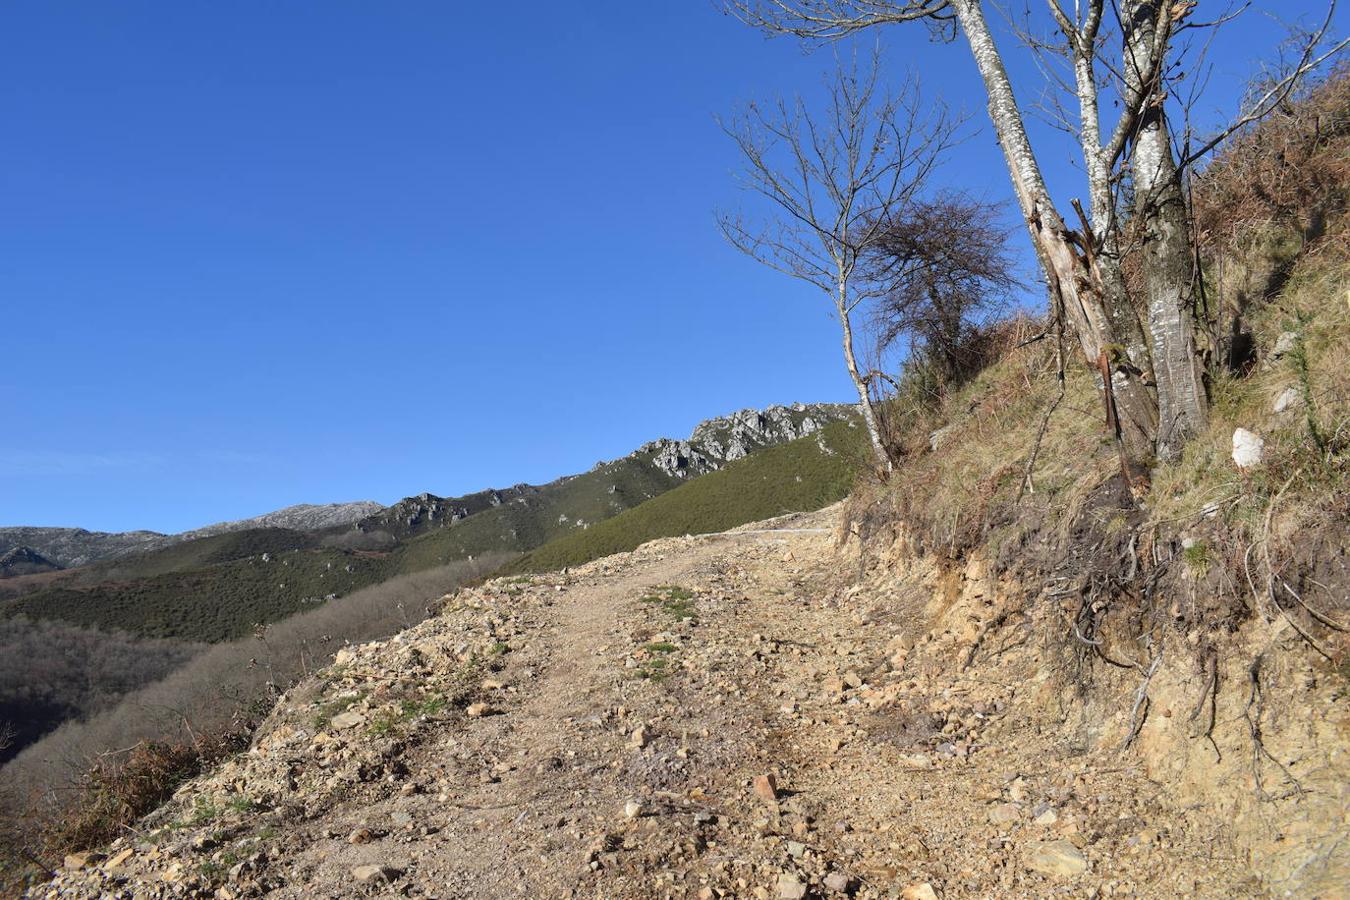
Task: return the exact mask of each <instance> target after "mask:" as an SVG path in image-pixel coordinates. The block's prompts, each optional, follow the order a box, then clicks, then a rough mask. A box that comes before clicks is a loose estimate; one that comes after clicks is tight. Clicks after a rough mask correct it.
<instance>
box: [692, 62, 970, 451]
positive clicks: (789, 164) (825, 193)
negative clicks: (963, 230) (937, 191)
mask: <svg viewBox="0 0 1350 900" xmlns="http://www.w3.org/2000/svg"><path fill="white" fill-rule="evenodd" d="M879 72H880V59H879V57H878V56H877V55H873V56H872V58H871V60H870V63H869V64H868V65H867V66H866V67H865V68H864V69H863V70H862V71H859V66H858V63H857V61H856V60H854V62H853V63H852V65H851V66H849V67H848V68H844V67H839V68H837V69H836V71H835V72H834V73H833V75H832V76H831V77H830V78H828V79H827V82H826V100H825V103H824V105H823V108H822V109H821V110H820V111H819V112H815V113H813V112H812V111H810V110H808V108H807V104H806V102H805V101H804V100H803V99H802V98H801V97H800V96H799V97H796V98H795V99H792V100H780V101H777V102H775V103H771V104H768V105H761V104H758V103H751V104H749V106H747V107H746V108H745V110H744V111H743V112H742V113H741V114H740V115H738V116H737V117H736V118H735V119H734V120H732V121H731V122H729V123H724V125H723V129H724V130H725V131H726V133H727V134H728V135H729V136H730V137H731V138H732V140H734V141H735V143H736V146H737V147H738V148H739V150H740V151H741V155H742V157H743V158H744V162H745V168H744V171H743V174H742V177H741V183H742V185H743V187H745V188H746V189H748V190H749V191H751V192H753V193H754V194H757V195H759V196H760V197H761V198H763V199H764V200H766V201H767V203H768V207H769V208H770V210H771V211H772V215H771V216H770V217H769V218H768V221H766V222H756V221H753V220H751V219H747V218H745V217H743V216H741V215H727V214H723V215H719V217H718V224H719V226H720V228H721V230H722V233H723V234H724V235H725V236H726V238H727V240H729V241H730V242H731V243H732V245H733V246H735V247H736V248H737V249H739V250H741V251H742V252H744V253H746V254H748V255H750V256H751V257H753V258H755V259H756V260H758V261H760V262H761V263H763V264H765V265H767V266H769V267H771V268H773V269H775V270H777V271H779V272H782V273H784V274H786V275H790V276H792V277H793V278H797V279H800V280H802V281H804V282H806V283H807V284H810V285H812V286H813V287H815V288H817V289H819V290H820V291H821V292H822V293H824V294H825V295H826V296H827V297H828V298H829V301H830V304H831V307H832V308H833V311H834V314H835V316H836V318H837V319H838V322H839V327H840V339H841V347H842V351H843V357H844V366H845V368H846V369H847V370H848V375H849V379H850V380H851V381H852V383H853V387H854V390H855V391H856V392H857V394H858V407H859V409H860V411H861V413H862V417H863V422H864V424H865V426H866V428H867V434H868V438H869V440H870V442H871V445H872V451H873V454H874V456H875V460H876V466H877V469H878V470H879V471H881V472H883V473H884V472H889V471H890V470H891V469H892V468H893V466H894V464H895V462H896V460H895V459H894V458H893V456H892V452H891V449H890V448H889V446H888V444H887V441H886V440H885V439H884V436H883V435H882V434H881V430H880V426H879V417H878V415H877V411H876V409H875V407H874V406H873V402H874V401H873V399H872V395H871V392H870V391H869V390H868V386H869V385H868V378H867V375H866V373H864V372H863V370H862V368H861V367H860V365H859V363H858V358H857V353H856V351H855V346H854V344H855V334H854V327H855V324H856V316H857V314H858V311H859V308H860V307H861V306H863V305H865V304H867V303H868V302H869V301H871V300H875V299H876V298H878V297H881V296H883V295H885V294H886V293H887V291H888V290H889V288H890V284H889V283H888V282H887V281H886V280H885V279H877V278H875V277H868V273H867V271H866V266H865V265H864V263H865V260H866V258H867V256H868V254H869V253H871V252H872V251H873V250H874V249H875V248H876V247H877V245H878V242H879V241H880V240H881V238H882V237H883V235H884V234H885V233H886V227H887V223H888V222H891V221H894V220H895V219H896V218H897V214H898V213H899V211H900V210H901V209H903V208H904V207H906V206H907V205H908V204H911V203H914V202H915V201H916V200H917V199H918V197H919V196H920V195H921V193H922V191H923V190H924V188H925V186H926V185H927V184H928V182H929V180H930V176H931V175H932V173H933V171H934V169H935V168H936V167H937V166H938V165H939V163H940V162H941V160H942V157H943V155H944V152H945V151H946V150H947V149H948V148H950V147H951V146H952V145H953V143H954V142H955V140H956V133H957V129H958V127H959V121H958V120H957V119H956V118H954V117H952V116H950V115H949V114H948V113H947V112H946V110H945V109H944V108H943V107H942V106H941V104H928V105H927V111H926V112H925V111H924V109H925V104H924V101H923V98H922V97H921V92H920V90H919V85H918V83H917V82H916V81H913V80H908V81H906V82H905V84H904V85H903V87H902V88H901V90H899V91H898V92H896V93H887V92H884V91H881V90H879V89H878V79H879Z"/></svg>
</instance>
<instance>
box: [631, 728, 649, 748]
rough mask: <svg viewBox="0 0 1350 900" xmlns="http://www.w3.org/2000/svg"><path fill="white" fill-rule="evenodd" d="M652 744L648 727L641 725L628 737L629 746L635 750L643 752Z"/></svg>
mask: <svg viewBox="0 0 1350 900" xmlns="http://www.w3.org/2000/svg"><path fill="white" fill-rule="evenodd" d="M650 742H651V735H649V734H648V733H647V726H646V725H639V726H638V727H637V728H634V729H633V733H632V734H630V735H629V736H628V746H630V747H632V748H633V749H635V750H641V749H642V748H643V747H645V746H647V744H649V743H650Z"/></svg>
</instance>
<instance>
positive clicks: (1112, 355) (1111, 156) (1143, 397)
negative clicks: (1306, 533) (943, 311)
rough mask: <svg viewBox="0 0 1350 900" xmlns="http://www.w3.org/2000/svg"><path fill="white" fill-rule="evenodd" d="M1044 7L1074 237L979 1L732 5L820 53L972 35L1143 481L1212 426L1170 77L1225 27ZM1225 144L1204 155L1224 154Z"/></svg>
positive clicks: (1029, 42)
mask: <svg viewBox="0 0 1350 900" xmlns="http://www.w3.org/2000/svg"><path fill="white" fill-rule="evenodd" d="M1046 2H1047V7H1048V13H1049V17H1050V20H1051V21H1052V22H1053V24H1054V32H1055V34H1051V35H1040V34H1037V33H1036V32H1035V30H1034V29H1033V28H1032V27H1031V26H1030V24H1029V21H1028V22H1027V23H1022V22H1019V21H1017V20H1015V19H1013V18H1012V17H1009V21H1010V23H1011V25H1012V27H1013V29H1014V31H1015V32H1016V33H1017V36H1018V37H1019V38H1020V39H1021V41H1022V43H1023V44H1024V45H1025V46H1027V47H1029V48H1030V49H1031V50H1032V52H1033V55H1034V56H1035V57H1036V61H1037V62H1038V63H1039V64H1040V68H1041V72H1042V73H1043V74H1044V75H1045V78H1046V81H1047V84H1048V87H1049V90H1048V91H1042V95H1041V96H1042V98H1043V99H1042V101H1041V102H1040V103H1039V104H1038V105H1039V106H1040V107H1041V108H1042V111H1044V110H1045V109H1046V108H1047V107H1048V109H1049V111H1050V114H1051V115H1050V118H1051V120H1052V122H1054V123H1055V124H1059V125H1061V126H1062V127H1064V128H1065V130H1067V131H1069V132H1070V133H1072V134H1073V135H1074V136H1075V137H1076V138H1077V140H1078V141H1079V144H1080V147H1081V150H1082V154H1083V168H1084V171H1085V174H1086V178H1087V196H1088V199H1089V206H1090V214H1089V213H1088V212H1085V211H1082V210H1081V209H1079V208H1078V207H1077V205H1076V204H1075V207H1074V212H1075V214H1076V218H1077V219H1078V221H1079V228H1077V229H1074V228H1071V227H1070V226H1069V225H1067V224H1066V221H1065V219H1066V217H1065V216H1064V215H1063V214H1062V213H1061V212H1060V211H1059V210H1057V209H1056V208H1055V205H1054V204H1053V202H1052V201H1051V199H1050V197H1049V194H1048V191H1047V190H1046V186H1045V181H1044V178H1043V176H1042V173H1041V168H1040V163H1039V161H1038V159H1037V157H1036V154H1035V153H1034V151H1033V149H1032V146H1031V142H1030V139H1029V137H1028V135H1027V129H1026V121H1025V117H1024V113H1023V111H1022V109H1021V108H1020V107H1019V105H1018V102H1017V99H1016V97H1015V95H1014V91H1013V85H1012V81H1011V79H1010V77H1009V75H1008V71H1007V67H1006V66H1005V64H1004V59H1003V55H1002V53H1001V51H1000V49H999V47H998V44H997V42H996V41H995V38H994V35H993V32H992V31H991V29H990V27H989V23H988V21H987V20H986V16H985V4H983V3H981V2H980V0H730V2H729V7H730V8H731V10H732V11H733V12H735V13H736V14H737V15H738V16H739V17H740V18H741V19H743V20H744V21H746V22H748V23H750V24H751V25H754V26H756V27H759V28H761V29H763V30H766V31H768V32H770V33H777V34H791V35H795V36H797V37H800V38H804V39H807V40H813V41H825V40H833V39H836V38H840V37H844V36H847V35H850V34H854V33H856V32H859V31H861V30H863V29H866V28H871V27H875V26H879V25H886V24H895V23H902V22H913V21H923V22H926V23H927V24H928V25H929V26H930V28H933V29H934V30H936V31H937V32H938V34H939V35H941V36H942V37H945V38H948V39H952V38H955V36H956V35H957V34H958V33H959V34H961V35H962V36H964V38H965V41H966V43H967V44H968V46H969V48H970V51H971V53H972V56H973V57H974V62H975V65H976V68H977V69H978V71H979V73H980V76H981V78H982V79H983V81H984V85H985V90H986V93H987V95H988V98H989V115H990V118H991V119H992V121H993V124H994V128H995V131H996V132H997V134H998V138H999V143H1000V145H1001V147H1002V149H1003V153H1004V157H1005V159H1006V161H1007V164H1008V169H1009V173H1010V175H1011V178H1012V185H1013V190H1014V193H1015V195H1016V196H1017V199H1018V203H1019V205H1020V207H1021V211H1022V214H1023V216H1024V217H1025V219H1026V222H1027V226H1028V229H1029V230H1030V233H1031V237H1032V242H1033V245H1034V247H1035V249H1036V252H1037V255H1038V257H1039V259H1040V262H1041V265H1042V268H1043V269H1044V271H1045V274H1046V279H1047V282H1048V285H1049V288H1050V292H1051V297H1052V302H1053V306H1054V307H1055V308H1056V310H1062V312H1063V315H1064V316H1065V317H1066V318H1067V319H1068V320H1069V322H1070V323H1071V324H1072V325H1073V327H1074V330H1075V332H1076V333H1077V335H1078V340H1079V345H1080V347H1081V349H1082V351H1083V353H1084V355H1085V356H1086V357H1087V359H1088V361H1089V362H1091V363H1092V364H1094V365H1096V366H1098V367H1099V368H1100V369H1101V370H1102V372H1103V374H1104V375H1109V377H1104V378H1103V389H1104V392H1105V396H1104V402H1105V405H1106V409H1107V419H1108V423H1110V424H1111V425H1112V426H1113V427H1114V429H1115V431H1116V434H1117V437H1118V438H1119V440H1120V442H1121V447H1122V454H1123V457H1122V458H1123V461H1124V462H1125V463H1126V468H1127V470H1128V471H1127V476H1129V477H1130V478H1131V479H1138V478H1140V477H1142V474H1143V467H1144V465H1145V464H1146V463H1147V461H1148V460H1149V459H1150V458H1151V457H1152V456H1153V454H1154V451H1155V449H1156V450H1157V451H1158V452H1159V453H1160V454H1161V455H1163V456H1171V455H1174V454H1175V453H1176V452H1177V450H1178V449H1179V448H1180V445H1181V443H1182V442H1183V441H1184V439H1185V437H1186V436H1187V435H1189V434H1191V433H1194V432H1195V431H1196V430H1198V429H1199V428H1201V427H1203V425H1204V423H1205V417H1206V413H1207V410H1206V404H1205V396H1204V387H1203V382H1202V379H1201V371H1200V366H1199V363H1198V357H1197V353H1196V349H1195V341H1194V336H1193V333H1192V325H1191V305H1192V303H1193V300H1194V296H1195V292H1196V291H1197V289H1198V277H1197V275H1196V273H1195V271H1194V265H1193V254H1192V253H1191V246H1190V240H1191V233H1190V229H1189V228H1188V227H1186V225H1187V215H1188V214H1187V211H1186V209H1185V205H1184V202H1183V198H1184V193H1183V192H1182V190H1181V177H1182V172H1183V171H1184V168H1185V165H1186V164H1187V163H1189V162H1191V161H1192V160H1193V159H1194V158H1195V154H1184V155H1181V156H1180V157H1179V155H1178V154H1176V153H1175V152H1174V147H1173V142H1172V138H1171V134H1170V132H1169V129H1168V123H1167V118H1166V110H1165V107H1166V101H1167V96H1168V87H1169V84H1171V83H1172V82H1174V81H1175V79H1177V78H1179V77H1180V73H1179V72H1177V71H1175V70H1174V69H1171V68H1169V66H1170V64H1172V63H1174V62H1175V53H1174V38H1175V37H1176V36H1177V35H1178V34H1179V33H1181V32H1182V31H1184V30H1186V29H1190V28H1202V27H1210V26H1214V25H1216V24H1219V23H1214V22H1211V23H1198V22H1192V21H1190V17H1191V13H1192V12H1193V10H1194V6H1195V4H1194V3H1190V2H1181V3H1171V2H1167V3H1164V2H1161V0H1123V2H1122V3H1120V4H1114V3H1110V4H1108V3H1107V2H1106V0H1082V2H1076V3H1075V4H1074V5H1073V10H1072V12H1070V11H1069V10H1068V9H1066V8H1065V7H1064V6H1063V5H1062V4H1061V2H1060V0H1046ZM1333 2H1334V0H1333ZM1108 17H1111V18H1113V19H1114V22H1113V23H1109V22H1108ZM1222 18H1223V17H1221V19H1222ZM1028 20H1029V16H1028ZM1329 21H1330V18H1328V22H1329ZM1108 24H1113V26H1114V28H1115V29H1116V31H1117V33H1118V39H1117V40H1116V41H1115V42H1114V43H1113V42H1111V41H1109V40H1108V39H1107V37H1108V36H1107V35H1106V34H1105V33H1104V29H1105V27H1106V26H1107V25H1108ZM1325 31H1326V26H1325V25H1324V26H1323V29H1322V30H1321V32H1319V33H1318V34H1317V35H1316V36H1315V41H1310V43H1309V45H1308V46H1309V47H1311V46H1313V44H1315V43H1316V42H1320V40H1321V39H1322V36H1323V35H1325ZM1329 55H1330V53H1327V54H1322V55H1321V56H1317V55H1315V54H1313V53H1312V52H1311V50H1309V51H1308V52H1306V53H1304V54H1301V55H1300V56H1299V62H1298V64H1297V65H1296V66H1295V67H1294V68H1293V70H1292V71H1291V72H1289V73H1288V75H1287V77H1286V78H1284V79H1281V80H1280V81H1278V82H1277V83H1276V86H1275V88H1274V89H1273V90H1272V92H1271V94H1270V96H1269V97H1266V98H1263V99H1262V100H1260V101H1259V102H1257V103H1256V104H1254V105H1253V115H1260V114H1261V113H1260V110H1261V109H1263V108H1264V109H1268V108H1270V104H1271V101H1272V99H1273V98H1276V97H1278V96H1280V95H1281V94H1282V93H1283V92H1285V91H1286V90H1288V89H1289V85H1291V84H1294V83H1296V82H1297V81H1298V79H1299V78H1301V77H1303V75H1305V74H1306V73H1307V72H1308V71H1311V68H1312V67H1313V66H1315V65H1316V64H1317V63H1320V62H1321V61H1322V60H1323V59H1325V58H1327V57H1328V56H1329ZM1060 91H1062V92H1064V93H1066V94H1067V95H1068V96H1069V97H1071V98H1073V100H1075V101H1076V104H1075V105H1076V107H1077V108H1076V110H1074V111H1073V112H1068V111H1066V110H1065V108H1064V106H1063V105H1062V104H1061V103H1059V102H1058V100H1056V99H1053V98H1054V96H1055V95H1057V94H1058V92H1060ZM1047 95H1049V96H1050V97H1051V99H1050V101H1049V103H1048V104H1047V102H1046V101H1045V99H1044V98H1045V97H1046V96H1047ZM1107 108H1115V109H1116V110H1117V114H1116V117H1115V121H1114V123H1113V124H1111V127H1109V128H1103V121H1102V119H1103V110H1104V109H1107ZM1223 136H1224V135H1223V134H1222V133H1221V134H1220V135H1217V136H1216V138H1215V140H1214V141H1212V142H1207V143H1206V144H1205V145H1204V146H1202V147H1201V148H1200V152H1201V153H1203V152H1208V151H1209V150H1212V149H1213V148H1214V146H1217V141H1218V140H1222V138H1223ZM1127 180H1129V181H1130V187H1131V188H1132V189H1133V197H1134V206H1133V209H1132V210H1130V211H1129V212H1130V217H1132V218H1133V219H1135V220H1137V221H1139V222H1141V223H1143V227H1142V228H1141V229H1139V231H1138V235H1139V237H1140V239H1141V242H1142V246H1143V248H1144V252H1145V254H1146V257H1147V259H1146V260H1145V266H1144V268H1145V269H1146V271H1147V273H1148V275H1147V279H1146V285H1145V291H1146V293H1147V295H1148V296H1147V302H1146V303H1145V304H1144V306H1145V308H1146V309H1147V310H1148V317H1149V320H1150V321H1149V324H1150V329H1149V331H1150V337H1151V346H1150V345H1149V344H1148V343H1146V342H1145V339H1144V332H1143V329H1142V328H1141V325H1140V322H1139V319H1138V315H1137V314H1136V313H1135V307H1134V305H1133V304H1132V302H1131V298H1130V296H1129V293H1128V291H1127V290H1126V285H1125V279H1124V277H1123V274H1122V270H1121V264H1120V256H1121V253H1122V230H1123V225H1122V222H1123V220H1124V219H1125V218H1126V217H1127V216H1126V215H1125V211H1124V210H1123V209H1122V194H1123V191H1122V186H1123V185H1124V183H1125V182H1126V181H1127ZM1150 377H1153V378H1155V379H1156V381H1155V383H1156V386H1157V398H1158V399H1157V400H1155V399H1154V397H1153V395H1151V394H1150V392H1149V391H1148V389H1147V383H1146V382H1147V379H1149V378H1150ZM1160 406H1161V413H1162V419H1163V422H1162V425H1161V428H1159V422H1158V417H1159V407H1160Z"/></svg>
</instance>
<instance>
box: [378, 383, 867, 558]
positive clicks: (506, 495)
mask: <svg viewBox="0 0 1350 900" xmlns="http://www.w3.org/2000/svg"><path fill="white" fill-rule="evenodd" d="M856 412H857V408H856V407H854V406H851V405H847V404H842V403H795V404H793V405H792V406H770V407H767V408H766V409H763V410H755V409H743V410H740V411H739V412H735V413H732V414H731V415H728V416H721V417H718V418H715V419H708V420H707V421H704V422H700V423H699V424H698V425H697V426H695V428H694V430H693V432H692V433H691V434H690V435H689V437H688V438H687V439H686V440H679V439H676V438H659V439H657V440H654V441H650V442H648V443H646V444H643V445H642V446H641V447H639V448H638V449H637V450H634V451H633V452H632V453H630V454H629V455H628V456H625V457H621V458H619V459H616V460H610V461H608V462H600V463H596V465H595V466H594V468H592V469H591V470H590V471H589V472H585V473H583V474H580V475H566V476H564V477H562V478H559V479H558V480H557V481H553V482H550V483H548V484H544V485H532V484H517V485H514V486H512V487H509V488H499V489H493V490H486V491H479V492H477V493H473V494H466V495H464V496H462V497H438V496H436V495H435V494H426V493H424V494H418V495H417V496H415V497H405V498H404V499H402V500H400V501H399V502H398V503H395V504H394V505H393V506H390V507H387V508H385V509H382V510H380V511H379V512H377V513H374V514H373V515H369V516H367V517H365V518H363V519H361V520H360V521H358V522H356V524H355V525H354V526H353V528H354V529H355V530H357V531H361V532H365V533H369V534H375V533H383V534H388V535H392V536H393V537H395V538H398V539H406V538H409V537H413V536H415V535H419V534H424V533H426V532H429V531H433V530H435V529H437V528H440V527H441V526H444V525H455V524H457V523H459V522H462V521H463V520H465V519H468V518H469V517H471V516H474V515H475V514H477V513H481V512H486V511H492V510H496V509H498V508H503V511H501V512H498V513H495V514H494V515H493V516H490V517H489V518H490V519H493V520H500V521H503V522H505V521H506V520H512V519H520V518H521V516H520V515H519V513H517V512H513V511H509V510H506V509H505V508H506V507H509V506H510V505H511V504H516V505H518V506H521V507H524V508H526V509H537V508H539V507H541V506H543V507H549V508H550V512H551V513H552V512H554V511H553V507H554V506H557V507H558V508H557V509H556V513H554V514H555V516H556V517H557V518H558V521H557V522H555V523H553V524H559V525H565V526H568V527H584V526H585V525H586V524H587V523H589V522H595V521H598V520H599V519H604V518H608V517H609V516H611V515H614V514H615V513H617V512H621V511H622V510H624V509H628V508H630V507H632V506H636V505H637V504H638V503H641V502H643V501H645V500H647V499H649V498H651V497H654V496H656V495H657V494H659V493H661V492H663V491H665V490H669V489H670V488H672V487H675V486H676V485H678V484H680V483H681V482H683V481H685V480H686V479H689V478H693V477H696V476H698V475H704V474H706V473H708V472H714V471H716V470H718V469H720V468H722V467H723V466H725V465H726V464H727V463H729V462H732V461H734V460H737V459H740V458H741V457H743V456H746V455H748V454H750V453H752V452H754V451H755V450H758V449H760V448H762V447H769V446H774V445H776V444H783V443H786V442H788V441H791V440H795V439H797V438H800V437H805V436H806V435H808V434H812V433H814V432H816V431H819V430H820V429H821V428H824V427H825V426H826V425H828V424H829V423H831V422H838V421H842V420H846V419H850V418H852V417H853V416H854V415H855V414H856ZM578 479H581V480H583V481H584V482H586V483H587V484H589V482H592V481H593V482H595V483H596V485H597V489H596V490H593V491H589V490H586V489H580V485H571V486H570V487H564V486H565V485H568V483H569V482H572V481H576V480H578ZM602 482H603V483H602ZM562 496H567V497H569V498H570V499H569V500H567V501H566V502H564V503H562V504H561V505H559V504H557V503H555V502H554V500H555V499H556V498H559V497H562ZM528 518H537V517H536V516H529V517H528ZM522 524H523V523H520V522H516V523H514V524H509V525H506V526H505V530H507V531H509V532H511V534H509V535H507V536H506V537H505V538H504V539H503V540H502V541H495V540H494V542H493V543H492V544H491V546H490V547H488V546H482V547H473V548H472V549H468V548H469V547H470V546H472V545H466V552H474V551H475V550H486V549H508V547H506V546H502V544H503V543H504V544H507V545H511V546H510V547H509V549H528V547H530V546H534V545H535V544H534V542H532V541H530V540H529V539H528V538H526V539H524V540H521V541H517V540H513V538H517V537H521V535H520V534H519V532H520V530H521V526H522ZM535 524H537V525H539V526H541V527H544V528H545V529H546V530H547V526H548V525H549V524H550V523H547V522H543V521H540V522H538V523H535ZM525 527H528V525H526V526H525Z"/></svg>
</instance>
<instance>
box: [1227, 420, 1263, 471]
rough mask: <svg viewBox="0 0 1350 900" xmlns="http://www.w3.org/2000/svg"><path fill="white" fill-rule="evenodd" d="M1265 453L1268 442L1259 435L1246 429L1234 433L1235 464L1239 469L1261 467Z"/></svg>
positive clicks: (1239, 429)
mask: <svg viewBox="0 0 1350 900" xmlns="http://www.w3.org/2000/svg"><path fill="white" fill-rule="evenodd" d="M1265 453H1266V442H1265V441H1264V440H1263V439H1262V438H1261V436H1260V435H1259V434H1256V433H1255V432H1251V431H1248V430H1247V429H1245V428H1238V429H1236V430H1235V431H1234V432H1233V462H1234V463H1235V464H1236V465H1237V467H1238V468H1239V469H1250V468H1252V467H1253V466H1257V465H1260V464H1261V459H1262V457H1264V456H1265Z"/></svg>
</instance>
